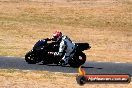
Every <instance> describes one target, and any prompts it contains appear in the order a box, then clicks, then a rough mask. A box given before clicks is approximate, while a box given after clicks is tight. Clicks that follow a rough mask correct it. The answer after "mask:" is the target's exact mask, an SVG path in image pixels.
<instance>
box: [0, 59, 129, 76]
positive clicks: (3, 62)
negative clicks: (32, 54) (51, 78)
mask: <svg viewBox="0 0 132 88" xmlns="http://www.w3.org/2000/svg"><path fill="white" fill-rule="evenodd" d="M82 68H83V69H84V70H85V71H86V73H87V74H130V75H131V76H132V63H113V62H86V63H85V64H84V65H83V66H82ZM0 69H20V70H40V71H50V72H63V73H77V72H78V69H77V68H72V67H69V66H65V67H61V66H56V65H42V64H41V63H39V64H27V63H26V62H25V60H24V58H20V57H3V56H1V57H0Z"/></svg>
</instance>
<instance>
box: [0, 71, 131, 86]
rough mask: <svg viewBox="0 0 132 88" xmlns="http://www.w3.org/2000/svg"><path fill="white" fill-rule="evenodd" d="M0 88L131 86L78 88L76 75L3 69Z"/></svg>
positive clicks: (0, 76)
mask: <svg viewBox="0 0 132 88" xmlns="http://www.w3.org/2000/svg"><path fill="white" fill-rule="evenodd" d="M0 79H1V80H0V87H1V88H3V87H11V88H14V87H17V88H25V87H26V88H38V87H39V88H44V87H46V88H47V87H54V88H65V87H67V88H82V87H83V88H87V87H88V86H89V87H90V88H95V87H98V88H102V87H107V88H114V87H122V88H131V86H132V84H131V83H130V84H90V83H89V84H85V85H84V86H80V85H79V84H77V82H76V80H75V79H76V75H74V74H63V73H53V72H46V71H26V70H23V71H21V70H14V69H9V70H7V69H3V70H0Z"/></svg>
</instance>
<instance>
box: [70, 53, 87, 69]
mask: <svg viewBox="0 0 132 88" xmlns="http://www.w3.org/2000/svg"><path fill="white" fill-rule="evenodd" d="M85 61H86V55H85V54H84V53H83V52H78V53H75V55H74V57H73V58H72V59H70V60H69V65H70V66H71V67H75V68H78V67H80V66H81V65H82V64H84V63H85Z"/></svg>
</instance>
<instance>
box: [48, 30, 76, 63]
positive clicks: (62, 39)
mask: <svg viewBox="0 0 132 88" xmlns="http://www.w3.org/2000/svg"><path fill="white" fill-rule="evenodd" d="M52 40H54V41H56V42H59V44H60V46H59V51H58V52H49V53H50V54H54V56H61V55H63V53H64V55H63V58H62V59H61V60H60V63H61V64H62V65H66V64H67V63H68V60H69V59H70V58H72V56H73V55H74V51H75V43H74V42H72V41H71V40H70V38H68V37H67V36H65V35H63V34H62V33H61V32H59V31H56V32H54V33H53V38H52Z"/></svg>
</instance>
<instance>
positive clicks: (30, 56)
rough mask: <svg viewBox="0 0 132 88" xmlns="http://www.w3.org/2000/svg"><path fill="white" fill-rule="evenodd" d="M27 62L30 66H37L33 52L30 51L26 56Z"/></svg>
mask: <svg viewBox="0 0 132 88" xmlns="http://www.w3.org/2000/svg"><path fill="white" fill-rule="evenodd" d="M25 61H26V62H27V63H28V64H36V63H37V61H36V59H35V54H34V53H33V52H31V51H29V52H28V53H27V54H26V55H25Z"/></svg>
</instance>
